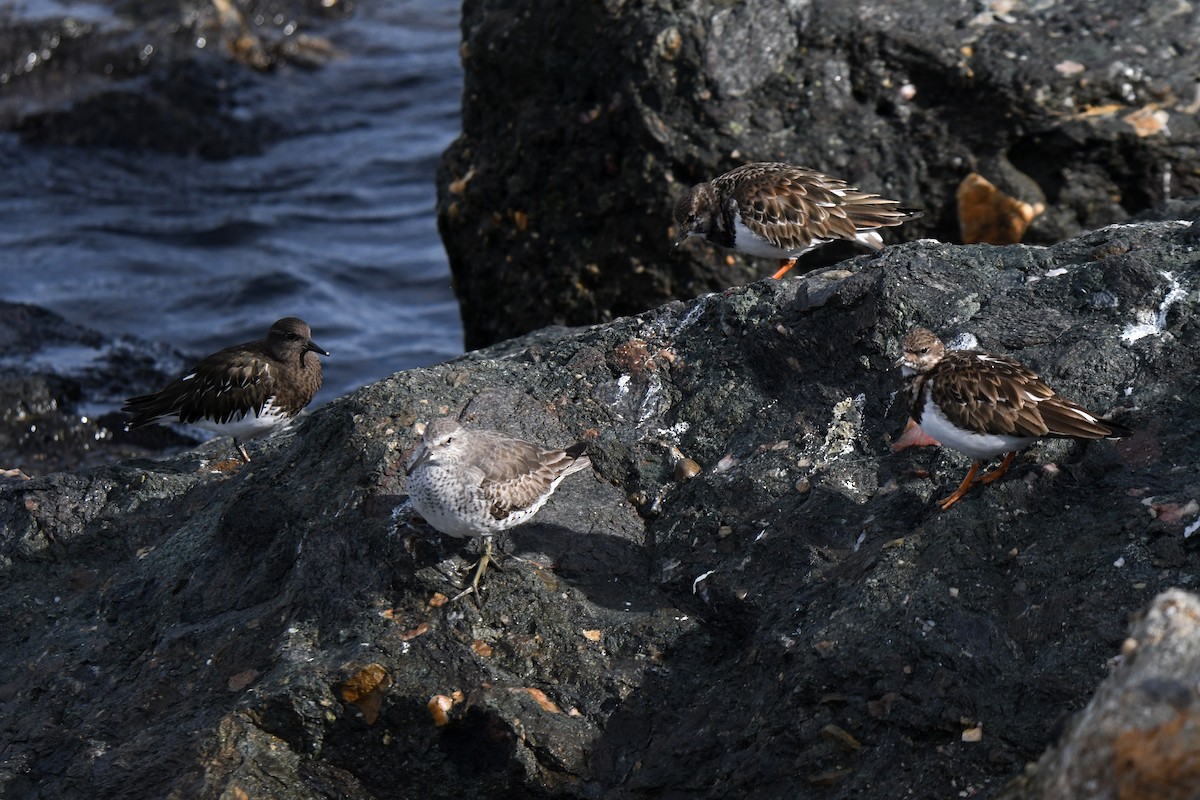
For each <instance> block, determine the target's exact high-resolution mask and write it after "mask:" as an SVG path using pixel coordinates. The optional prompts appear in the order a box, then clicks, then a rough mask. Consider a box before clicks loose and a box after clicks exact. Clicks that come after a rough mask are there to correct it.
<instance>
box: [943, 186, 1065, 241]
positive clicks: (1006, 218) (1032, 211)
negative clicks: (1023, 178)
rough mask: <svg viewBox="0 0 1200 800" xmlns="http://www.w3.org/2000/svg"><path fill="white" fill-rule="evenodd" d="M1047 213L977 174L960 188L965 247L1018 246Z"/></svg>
mask: <svg viewBox="0 0 1200 800" xmlns="http://www.w3.org/2000/svg"><path fill="white" fill-rule="evenodd" d="M1045 210H1046V206H1044V205H1043V204H1041V203H1036V204H1032V205H1031V204H1029V203H1026V202H1024V201H1023V200H1018V199H1016V198H1015V197H1010V196H1009V195H1006V194H1005V193H1004V192H1002V191H1000V190H999V189H997V188H996V187H995V186H994V185H993V184H992V182H991V181H989V180H988V179H987V178H985V177H983V176H982V175H980V174H979V173H977V172H972V173H971V174H970V175H968V176H967V177H965V178H963V181H962V183H960V184H959V185H958V225H959V228H960V229H961V231H962V240H963V242H964V243H965V244H977V243H980V242H982V243H985V244H1016V243H1017V242H1019V241H1021V237H1022V236H1024V235H1025V229H1026V228H1028V227H1029V223H1031V222H1033V220H1034V219H1036V218H1037V216H1038V215H1039V214H1041V213H1042V212H1043V211H1045Z"/></svg>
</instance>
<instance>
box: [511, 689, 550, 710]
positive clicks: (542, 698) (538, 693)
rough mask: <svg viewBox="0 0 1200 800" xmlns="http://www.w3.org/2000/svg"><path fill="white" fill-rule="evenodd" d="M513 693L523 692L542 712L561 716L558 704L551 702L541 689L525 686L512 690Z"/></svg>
mask: <svg viewBox="0 0 1200 800" xmlns="http://www.w3.org/2000/svg"><path fill="white" fill-rule="evenodd" d="M513 691H514V692H524V693H525V694H527V695H529V696H530V697H532V698H533V699H534V701H536V702H537V704H538V705H539V706H541V707H542V710H543V711H549V712H550V713H551V714H561V713H562V709H561V708H559V707H558V704H557V703H555V702H554V701H553V700H551V699H550V698H549V697H547V696H546V693H545V692H543V691H542V690H541V689H535V688H534V687H532V686H525V687H523V688H521V689H513Z"/></svg>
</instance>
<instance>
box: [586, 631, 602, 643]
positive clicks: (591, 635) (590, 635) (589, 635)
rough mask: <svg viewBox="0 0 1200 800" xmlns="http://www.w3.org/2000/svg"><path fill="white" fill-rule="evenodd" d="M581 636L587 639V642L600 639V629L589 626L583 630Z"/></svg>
mask: <svg viewBox="0 0 1200 800" xmlns="http://www.w3.org/2000/svg"><path fill="white" fill-rule="evenodd" d="M583 638H585V639H587V640H588V641H589V642H598V641H600V629H599V628H589V629H588V630H586V631H584V632H583Z"/></svg>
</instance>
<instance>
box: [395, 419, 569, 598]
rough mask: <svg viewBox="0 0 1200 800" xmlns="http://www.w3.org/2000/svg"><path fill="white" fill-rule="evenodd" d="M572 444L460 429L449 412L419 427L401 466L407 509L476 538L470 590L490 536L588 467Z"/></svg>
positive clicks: (445, 529)
mask: <svg viewBox="0 0 1200 800" xmlns="http://www.w3.org/2000/svg"><path fill="white" fill-rule="evenodd" d="M584 449H585V443H584V442H579V443H578V444H574V445H572V446H570V447H568V448H566V449H564V450H553V449H547V448H544V447H541V446H540V445H537V444H534V443H532V442H527V441H525V440H524V439H517V438H513V437H511V436H506V435H505V434H503V433H500V432H499V431H493V430H486V429H482V428H475V429H467V428H464V427H462V425H460V424H459V423H458V422H457V421H456V420H455V419H453V418H451V417H438V418H436V419H434V420H432V421H430V422H429V423H428V424H427V425H426V426H425V431H424V434H423V435H422V438H421V442H420V444H419V445H418V446H417V448H416V449H415V450H414V451H413V453H412V456H410V458H409V460H408V463H407V464H406V465H405V473H406V475H407V476H408V495H409V498H410V500H411V502H412V506H413V508H414V509H415V510H416V511H417V513H419V514H420V515H421V516H422V517H423V518H424V519H425V521H426V522H428V523H429V524H430V525H431V526H433V527H434V528H435V529H436V530H438V531H440V532H441V533H444V534H446V535H447V536H452V537H455V538H466V537H473V538H481V539H483V555H482V557H480V559H479V566H478V568H477V569H476V571H475V577H474V578H473V579H472V581H471V585H470V587H468V588H467V589H465V590H463V591H462V592H461V593H459V594H458V595H457V596H456V597H454V598H453V599H454V600H457V599H458V598H459V597H462V596H463V595H465V594H468V593H471V592H474V593H475V597H476V601H477V602H478V597H479V580H480V579H481V578H482V577H483V573H484V571H485V570H486V569H487V565H488V562H489V561H490V560H491V555H492V536H493V535H494V534H496V533H499V532H500V531H505V530H508V529H509V528H512V527H514V526H516V525H520V524H521V523H522V522H525V521H526V520H528V519H529V518H530V517H532V516H533V515H534V514H536V513H537V512H538V510H539V509H541V507H542V506H543V505H545V504H546V501H547V500H549V499H550V495H552V494H554V490H555V489H557V488H558V485H559V483H561V482H562V480H563V478H565V477H567V476H568V475H571V474H574V473H576V472H579V471H580V470H582V469H586V468H588V467H590V466H591V463H592V462H591V459H590V458H588V456H587V454H586V453H585V452H584Z"/></svg>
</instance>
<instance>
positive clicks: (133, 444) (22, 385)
mask: <svg viewBox="0 0 1200 800" xmlns="http://www.w3.org/2000/svg"><path fill="white" fill-rule="evenodd" d="M184 366H185V363H184V358H183V357H182V356H181V355H180V354H179V353H177V352H174V351H172V350H171V349H170V348H168V347H166V346H165V345H156V344H152V343H149V342H143V341H138V340H136V339H133V338H128V337H122V338H120V339H117V340H110V339H108V338H106V337H105V336H102V335H101V334H100V333H98V332H96V331H93V330H90V329H88V328H84V327H82V326H80V325H75V324H73V323H71V322H68V321H67V320H65V319H63V318H62V317H61V316H59V315H58V314H55V313H54V312H52V311H47V310H46V309H43V308H38V307H36V306H31V305H27V304H24V303H8V302H4V301H0V471H3V472H4V473H8V478H9V479H23V478H24V477H27V476H33V475H43V474H46V473H49V472H54V471H57V470H66V469H76V468H79V467H84V466H95V465H98V464H107V463H113V462H114V461H117V460H118V459H122V458H130V457H132V456H136V455H146V454H148V453H164V452H174V451H178V450H179V449H181V448H182V447H183V446H185V445H194V444H195V443H196V439H193V438H189V437H187V436H185V435H181V434H180V433H178V432H176V431H174V430H171V429H168V428H162V427H153V428H146V429H139V430H137V431H133V432H129V433H127V432H126V431H125V430H124V424H125V420H126V419H127V418H128V417H127V415H125V414H122V413H120V412H119V411H113V410H112V408H113V407H114V406H117V405H119V404H120V403H121V402H122V401H123V400H124V398H126V397H130V396H131V395H133V394H138V393H144V392H146V391H150V390H152V389H155V388H158V387H160V386H162V385H163V384H164V383H165V382H166V381H167V380H169V379H170V378H172V377H174V376H175V375H176V374H178V373H177V372H170V371H164V369H167V370H170V369H175V370H179V369H183V367H184ZM94 409H96V410H98V411H94Z"/></svg>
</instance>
